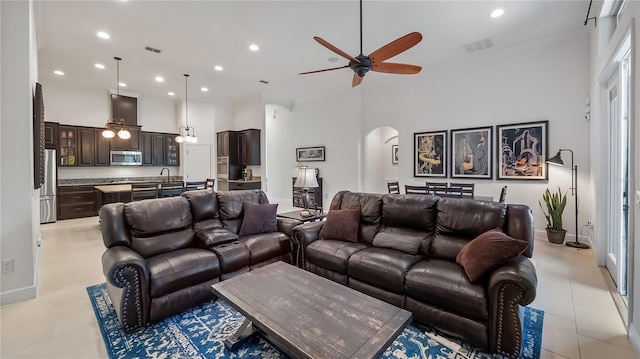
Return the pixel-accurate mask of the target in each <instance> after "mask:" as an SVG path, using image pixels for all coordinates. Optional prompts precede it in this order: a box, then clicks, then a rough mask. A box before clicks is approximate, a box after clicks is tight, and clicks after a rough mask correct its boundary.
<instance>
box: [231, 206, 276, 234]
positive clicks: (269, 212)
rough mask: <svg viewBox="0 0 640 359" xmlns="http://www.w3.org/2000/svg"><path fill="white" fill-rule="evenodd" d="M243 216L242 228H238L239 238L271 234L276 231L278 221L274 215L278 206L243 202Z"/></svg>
mask: <svg viewBox="0 0 640 359" xmlns="http://www.w3.org/2000/svg"><path fill="white" fill-rule="evenodd" d="M242 210H243V212H244V216H243V218H242V226H240V233H238V234H239V235H241V236H248V235H251V234H258V233H271V232H277V231H278V220H277V218H276V213H277V211H278V204H277V203H274V204H256V203H249V202H244V203H242Z"/></svg>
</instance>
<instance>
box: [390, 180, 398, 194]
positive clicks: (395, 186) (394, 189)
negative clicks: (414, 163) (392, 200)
mask: <svg viewBox="0 0 640 359" xmlns="http://www.w3.org/2000/svg"><path fill="white" fill-rule="evenodd" d="M387 188H388V189H389V193H393V194H400V183H398V182H387Z"/></svg>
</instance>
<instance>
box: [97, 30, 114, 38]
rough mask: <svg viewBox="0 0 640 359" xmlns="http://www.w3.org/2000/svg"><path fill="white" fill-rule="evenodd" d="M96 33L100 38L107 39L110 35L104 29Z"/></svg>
mask: <svg viewBox="0 0 640 359" xmlns="http://www.w3.org/2000/svg"><path fill="white" fill-rule="evenodd" d="M96 35H98V37H99V38H101V39H108V38H110V37H111V36H109V34H107V33H106V32H104V31H99V32H98V33H97V34H96Z"/></svg>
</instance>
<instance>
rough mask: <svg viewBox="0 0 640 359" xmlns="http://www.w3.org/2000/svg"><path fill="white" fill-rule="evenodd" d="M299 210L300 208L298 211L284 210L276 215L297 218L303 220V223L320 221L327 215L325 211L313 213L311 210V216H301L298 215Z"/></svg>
mask: <svg viewBox="0 0 640 359" xmlns="http://www.w3.org/2000/svg"><path fill="white" fill-rule="evenodd" d="M301 212H302V210H300V211H291V212H284V213H278V214H277V216H278V217H281V218H291V219H297V220H298V221H301V222H303V223H306V222H315V221H320V220H322V219H324V218H326V217H327V214H326V213H323V212H320V213H317V212H315V213H314V212H313V211H312V212H311V213H313V215H312V216H309V217H303V216H301V215H300V213H301Z"/></svg>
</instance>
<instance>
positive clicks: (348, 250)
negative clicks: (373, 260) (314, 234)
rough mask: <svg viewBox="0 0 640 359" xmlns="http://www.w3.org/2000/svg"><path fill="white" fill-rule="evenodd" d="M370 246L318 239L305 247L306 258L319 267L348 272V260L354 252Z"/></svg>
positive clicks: (341, 272)
mask: <svg viewBox="0 0 640 359" xmlns="http://www.w3.org/2000/svg"><path fill="white" fill-rule="evenodd" d="M368 247H369V246H368V245H366V244H363V243H352V242H345V241H336V240H333V239H318V240H316V241H314V242H311V244H309V245H308V246H307V247H306V249H305V260H306V261H308V262H310V263H313V264H315V265H316V266H318V267H322V268H326V269H329V270H332V271H334V272H338V273H340V274H347V261H348V260H349V257H351V256H352V255H353V254H354V253H356V252H358V251H361V250H363V249H365V248H368Z"/></svg>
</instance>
